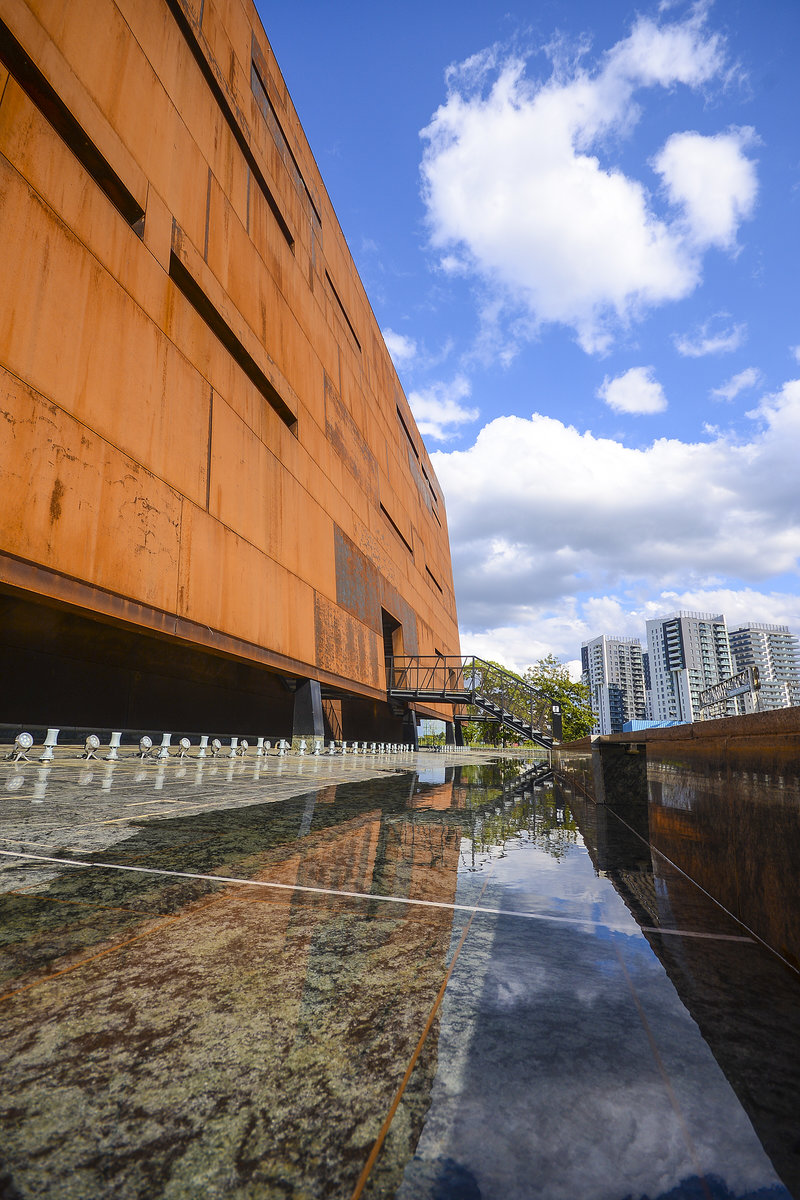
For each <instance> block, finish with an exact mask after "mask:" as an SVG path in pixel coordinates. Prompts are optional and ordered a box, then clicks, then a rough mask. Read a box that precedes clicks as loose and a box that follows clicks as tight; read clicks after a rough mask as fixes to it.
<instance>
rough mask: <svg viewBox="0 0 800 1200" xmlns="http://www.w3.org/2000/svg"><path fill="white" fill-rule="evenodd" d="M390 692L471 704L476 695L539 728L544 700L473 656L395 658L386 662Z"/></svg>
mask: <svg viewBox="0 0 800 1200" xmlns="http://www.w3.org/2000/svg"><path fill="white" fill-rule="evenodd" d="M386 678H387V686H388V689H389V691H390V692H395V693H398V692H399V693H402V694H403V695H406V696H412V695H413V696H420V697H422V696H425V697H427V698H429V699H434V698H436V697H439V698H441V699H443V700H444V699H448V700H452V701H453V702H457V700H461V702H462V703H463V704H468V705H474V704H475V698H476V696H479V697H480V698H481V701H483V702H484V703H485V702H486V701H488V702H489V703H490V704H494V705H496V706H497V707H498V708H499V709H502V710H503V711H504V712H507V713H511V714H512V715H513V716H516V717H519V718H520V719H521V720H523V721H525V722H527V723H528V724H529V725H530V726H531V728H533V729H535V728H537V726H541V724H542V723H543V718H544V717H545V715H546V713H547V712H548V710H549V702H548V701H547V698H546V697H545V696H544V695H543V694H542V693H541V692H539V691H538V690H537V689H536V688H533V687H531V686H530V684H528V683H525V681H524V680H522V679H518V678H517V677H516V676H515V675H512V674H511V673H510V672H509V671H506V670H504V669H503V668H502V667H499V666H497V665H496V664H495V663H493V662H489V661H487V660H486V659H483V658H476V657H475V656H474V655H470V656H467V657H465V658H462V657H457V656H455V655H433V654H432V655H402V656H401V655H395V656H394V657H392V658H387V660H386Z"/></svg>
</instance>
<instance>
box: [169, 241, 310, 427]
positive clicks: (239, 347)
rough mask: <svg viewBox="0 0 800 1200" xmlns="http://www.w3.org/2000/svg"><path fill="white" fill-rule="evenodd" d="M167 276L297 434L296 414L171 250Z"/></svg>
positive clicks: (285, 423) (285, 422) (272, 406)
mask: <svg viewBox="0 0 800 1200" xmlns="http://www.w3.org/2000/svg"><path fill="white" fill-rule="evenodd" d="M169 274H170V279H172V281H173V282H174V283H175V285H176V287H177V288H178V289H179V290H180V291H181V292H182V293H183V295H184V296H185V297H186V299H187V300H188V301H189V303H190V304H191V306H192V308H193V309H194V310H195V312H197V313H198V314H199V316H201V317H202V319H203V320H204V321H205V323H206V325H207V326H208V328H209V329H210V330H211V332H212V333H213V334H214V336H215V337H216V338H218V339H219V341H220V342H221V343H222V345H223V346H224V347H225V349H226V350H227V351H228V353H229V354H230V356H231V358H233V359H235V360H236V362H237V363H238V364H239V366H240V367H241V368H242V370H243V371H244V373H245V375H246V376H247V378H248V379H249V380H250V382H251V383H252V384H254V385H255V386H256V387H257V388H258V390H259V392H260V393H261V395H262V396H263V397H264V399H265V400H266V401H267V403H268V404H269V405H270V407H271V408H273V409H274V410H275V412H276V413H277V414H278V416H279V417H280V419H281V420H282V421H283V423H284V425H286V426H287V427H288V428H289V429H291V431H292V433H293V434H294V435H295V437H296V436H297V417H296V416H295V414H294V413H293V412H292V410H291V409H290V408H289V406H288V404H287V403H286V402H285V400H283V398H282V397H281V395H280V394H279V393H278V391H277V390H276V388H275V387H274V386H273V385H272V384H271V383H270V381H269V380H268V379H267V377H266V375H265V374H264V372H263V371H262V370H261V368H260V367H259V365H258V363H257V362H256V361H255V359H254V358H253V356H252V355H251V354H250V353H249V351H248V350H247V349H246V348H245V346H244V345H243V344H242V343H241V342H240V340H239V338H238V337H237V336H236V334H235V333H234V332H233V330H232V329H231V327H230V325H229V324H228V322H227V321H226V320H225V318H224V317H223V316H222V314H221V313H220V312H218V311H217V309H216V308H215V307H214V305H213V304H212V303H211V301H210V300H209V298H208V296H207V295H206V294H205V292H204V291H203V289H202V288H201V286H200V284H199V283H198V282H197V280H196V279H195V278H194V276H192V275H190V273H189V271H188V270H187V269H186V267H185V266H184V265H183V263H182V262H181V260H180V259H179V258H178V256H177V254H175V252H174V251H173V252H172V253H171V254H170V256H169Z"/></svg>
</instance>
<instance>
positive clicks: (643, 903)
mask: <svg viewBox="0 0 800 1200" xmlns="http://www.w3.org/2000/svg"><path fill="white" fill-rule="evenodd" d="M682 749H683V748H682ZM647 757H648V760H650V761H648V763H647V767H646V774H643V775H642V777H641V780H640V784H639V787H638V788H635V787H634V788H629V789H627V790H625V791H621V792H620V793H617V794H615V795H614V796H613V798H612V802H610V803H608V804H595V803H593V802H592V801H590V800H587V799H586V798H585V797H584V796H583V795H582V793H581V790H580V789H576V788H575V787H574V786H570V784H569V783H568V782H567V781H565V780H564V779H563V778H561V779H560V781H559V784H557V791H558V792H560V794H561V796H562V798H563V800H564V802H565V803H568V804H569V806H570V807H571V809H572V811H573V813H574V814H575V816H576V818H577V821H578V825H579V827H580V830H581V834H582V836H583V838H584V841H585V844H586V847H587V849H588V851H589V854H590V856H591V858H592V861H593V862H594V864H595V867H596V869H597V870H598V872H599V873H600V874H602V875H604V876H606V877H607V878H608V879H610V880H611V882H612V883H613V885H614V887H615V889H616V890H617V892H618V894H619V895H620V896H621V897H622V899H623V900H624V902H625V904H626V906H627V907H628V909H629V911H630V912H631V913H632V914H633V916H634V917H635V918H636V921H637V922H638V923H639V925H640V926H641V927H642V929H643V931H644V934H645V937H646V938H647V940H648V942H649V943H650V945H651V947H652V949H653V951H654V953H655V954H656V955H657V957H658V959H659V961H660V962H661V963H662V965H663V966H664V968H665V969H666V971H667V973H668V975H669V978H670V980H671V981H672V983H673V985H674V986H675V988H676V990H677V992H678V995H679V996H680V998H681V1000H682V1002H683V1003H684V1004H685V1006H686V1008H687V1009H688V1011H689V1012H690V1013H691V1015H692V1017H693V1018H694V1020H695V1021H696V1022H697V1024H698V1026H699V1028H700V1031H701V1033H702V1035H703V1037H704V1039H705V1041H706V1042H707V1044H708V1045H709V1047H710V1048H711V1050H712V1052H713V1054H714V1057H715V1058H716V1060H717V1062H718V1063H719V1065H720V1066H721V1068H722V1070H723V1071H724V1073H725V1075H726V1077H727V1079H728V1081H729V1083H730V1084H731V1086H732V1087H733V1089H734V1091H735V1092H736V1095H737V1097H738V1099H739V1101H740V1103H741V1104H742V1106H743V1108H744V1109H745V1111H746V1112H747V1114H748V1116H749V1117H750V1120H751V1121H752V1123H753V1126H754V1128H755V1130H756V1132H757V1134H758V1137H759V1139H760V1140H761V1142H762V1144H763V1146H764V1148H765V1149H766V1151H767V1153H768V1154H769V1156H770V1158H771V1159H772V1161H773V1163H774V1164H775V1167H776V1169H777V1170H778V1172H779V1174H780V1176H781V1178H782V1179H783V1180H784V1182H785V1183H786V1185H787V1186H788V1187H789V1188H790V1189H791V1190H792V1192H793V1193H794V1194H797V1195H800V1137H798V1132H799V1131H798V1114H799V1113H800V1008H799V1007H798V979H797V976H796V974H795V972H794V971H793V970H792V969H791V968H790V967H789V966H787V965H786V963H784V962H781V959H780V957H778V956H777V955H774V954H770V953H767V952H764V951H762V950H761V949H760V948H759V947H758V945H757V943H756V942H755V941H754V942H752V944H751V946H750V947H747V946H746V945H744V946H743V944H742V941H741V940H740V939H741V938H742V937H743V936H745V935H746V933H747V931H748V929H749V930H752V931H754V932H755V933H756V934H757V935H758V936H759V937H761V938H763V939H764V941H766V942H767V944H768V945H771V946H773V947H777V948H779V950H780V951H781V952H782V957H783V958H784V959H785V960H787V961H788V962H789V963H794V962H797V961H798V960H797V953H798V940H797V939H798V934H800V920H799V919H798V917H799V915H800V914H799V912H798V909H799V908H800V904H799V903H798V893H797V886H796V870H795V873H794V880H793V882H792V883H791V885H790V884H789V869H788V864H789V862H790V861H791V859H792V858H793V857H794V856H795V853H796V848H797V846H798V845H800V829H798V811H800V807H799V806H798V805H797V797H798V781H797V779H796V777H795V776H794V775H793V774H791V773H790V771H789V770H787V771H786V774H781V775H777V774H774V773H768V772H753V771H739V770H737V769H736V768H735V767H731V766H730V764H728V765H723V763H722V761H717V760H716V759H715V760H713V761H710V760H709V759H708V757H707V756H706V755H705V754H704V755H702V757H701V756H698V759H699V761H698V763H697V764H695V765H694V766H692V765H690V764H688V763H687V762H686V761H685V756H684V761H683V762H681V763H677V762H675V761H668V760H664V759H660V758H659V756H658V754H657V753H656V752H655V749H654V748H653V749H651V748H650V747H648V756H647ZM643 765H644V764H643ZM795 769H796V768H795ZM773 770H774V767H773ZM697 884H699V885H700V887H701V888H702V889H703V892H704V893H707V895H708V896H711V897H714V898H715V899H716V900H717V901H719V902H721V905H722V907H720V905H719V904H717V905H714V904H709V902H708V898H707V895H704V894H703V893H701V892H700V891H699V889H698V886H697ZM728 914H733V916H735V917H736V918H737V920H733V919H731V916H729V915H728ZM739 921H741V922H742V923H743V924H744V925H745V926H746V928H742V925H741V924H739ZM680 930H691V931H695V932H700V933H702V932H703V931H704V930H706V931H707V932H708V933H712V932H713V933H714V935H715V936H713V937H712V936H709V937H697V936H694V937H692V936H689V937H681V936H678V935H677V933H676V932H670V931H680ZM720 935H721V936H720ZM726 938H729V939H730V940H726Z"/></svg>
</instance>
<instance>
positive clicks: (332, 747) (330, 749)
mask: <svg viewBox="0 0 800 1200" xmlns="http://www.w3.org/2000/svg"><path fill="white" fill-rule="evenodd" d="M335 753H336V742H328V754H335Z"/></svg>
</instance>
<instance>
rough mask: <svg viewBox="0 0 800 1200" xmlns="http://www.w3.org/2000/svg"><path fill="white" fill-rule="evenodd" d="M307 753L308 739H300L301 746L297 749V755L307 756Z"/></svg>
mask: <svg viewBox="0 0 800 1200" xmlns="http://www.w3.org/2000/svg"><path fill="white" fill-rule="evenodd" d="M305 752H306V739H305V738H300V745H299V746H298V747H297V753H298V754H305Z"/></svg>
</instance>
